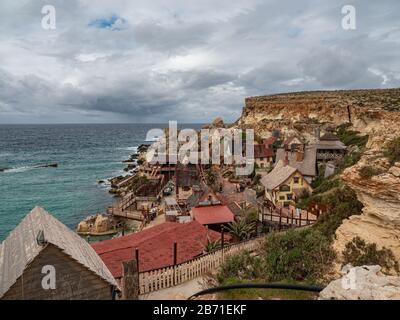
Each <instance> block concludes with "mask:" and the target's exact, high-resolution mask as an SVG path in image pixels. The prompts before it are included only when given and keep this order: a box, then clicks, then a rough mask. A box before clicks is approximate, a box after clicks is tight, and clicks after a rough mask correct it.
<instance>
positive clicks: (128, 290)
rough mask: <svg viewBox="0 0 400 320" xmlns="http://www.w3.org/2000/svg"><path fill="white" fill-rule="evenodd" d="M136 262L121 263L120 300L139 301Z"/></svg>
mask: <svg viewBox="0 0 400 320" xmlns="http://www.w3.org/2000/svg"><path fill="white" fill-rule="evenodd" d="M137 265H138V264H137V261H136V260H131V261H124V262H122V299H123V300H139V271H138V269H137Z"/></svg>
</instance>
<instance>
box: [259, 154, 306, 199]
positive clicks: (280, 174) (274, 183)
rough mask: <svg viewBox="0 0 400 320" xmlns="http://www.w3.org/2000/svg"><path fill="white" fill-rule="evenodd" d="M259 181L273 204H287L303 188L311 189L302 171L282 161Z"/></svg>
mask: <svg viewBox="0 0 400 320" xmlns="http://www.w3.org/2000/svg"><path fill="white" fill-rule="evenodd" d="M261 183H262V184H263V185H264V187H265V198H266V199H267V200H269V201H271V202H272V203H273V204H274V205H281V206H288V205H290V204H292V203H293V202H294V200H295V198H296V197H297V196H298V195H300V194H301V192H302V191H303V190H307V191H309V192H311V191H312V188H311V185H310V183H309V182H308V181H307V179H305V177H304V176H303V175H302V173H301V172H300V171H299V170H298V169H297V168H294V167H292V166H290V165H288V164H287V163H285V162H284V161H279V162H278V163H277V165H276V166H275V167H274V169H273V170H272V171H271V172H270V173H269V174H267V175H264V176H263V177H262V178H261Z"/></svg>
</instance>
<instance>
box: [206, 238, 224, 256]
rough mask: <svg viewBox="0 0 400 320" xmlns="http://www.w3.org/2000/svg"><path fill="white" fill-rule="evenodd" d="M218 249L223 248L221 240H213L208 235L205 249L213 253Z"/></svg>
mask: <svg viewBox="0 0 400 320" xmlns="http://www.w3.org/2000/svg"><path fill="white" fill-rule="evenodd" d="M218 249H221V240H211V239H210V237H208V236H207V243H206V245H205V246H204V251H205V252H206V253H211V252H214V251H216V250H218Z"/></svg>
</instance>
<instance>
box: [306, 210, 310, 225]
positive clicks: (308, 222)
mask: <svg viewBox="0 0 400 320" xmlns="http://www.w3.org/2000/svg"><path fill="white" fill-rule="evenodd" d="M308 224H310V221H308V210H307V225H308Z"/></svg>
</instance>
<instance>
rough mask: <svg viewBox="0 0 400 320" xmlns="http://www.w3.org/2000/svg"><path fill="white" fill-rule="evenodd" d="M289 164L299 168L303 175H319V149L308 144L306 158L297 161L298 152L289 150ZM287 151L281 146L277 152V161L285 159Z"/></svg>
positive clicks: (305, 150)
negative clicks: (317, 165) (317, 162)
mask: <svg viewBox="0 0 400 320" xmlns="http://www.w3.org/2000/svg"><path fill="white" fill-rule="evenodd" d="M287 155H288V159H289V165H290V166H291V167H294V168H296V169H298V170H299V171H300V172H301V174H302V175H304V176H311V177H315V176H316V175H317V168H316V161H317V150H316V148H315V147H314V146H307V147H305V149H304V160H303V161H300V162H299V161H297V155H296V152H295V151H294V152H291V151H288V152H287ZM285 156H286V151H285V150H284V149H282V148H279V149H278V150H277V152H276V163H278V162H279V161H280V160H282V161H283V160H284V159H285Z"/></svg>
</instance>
